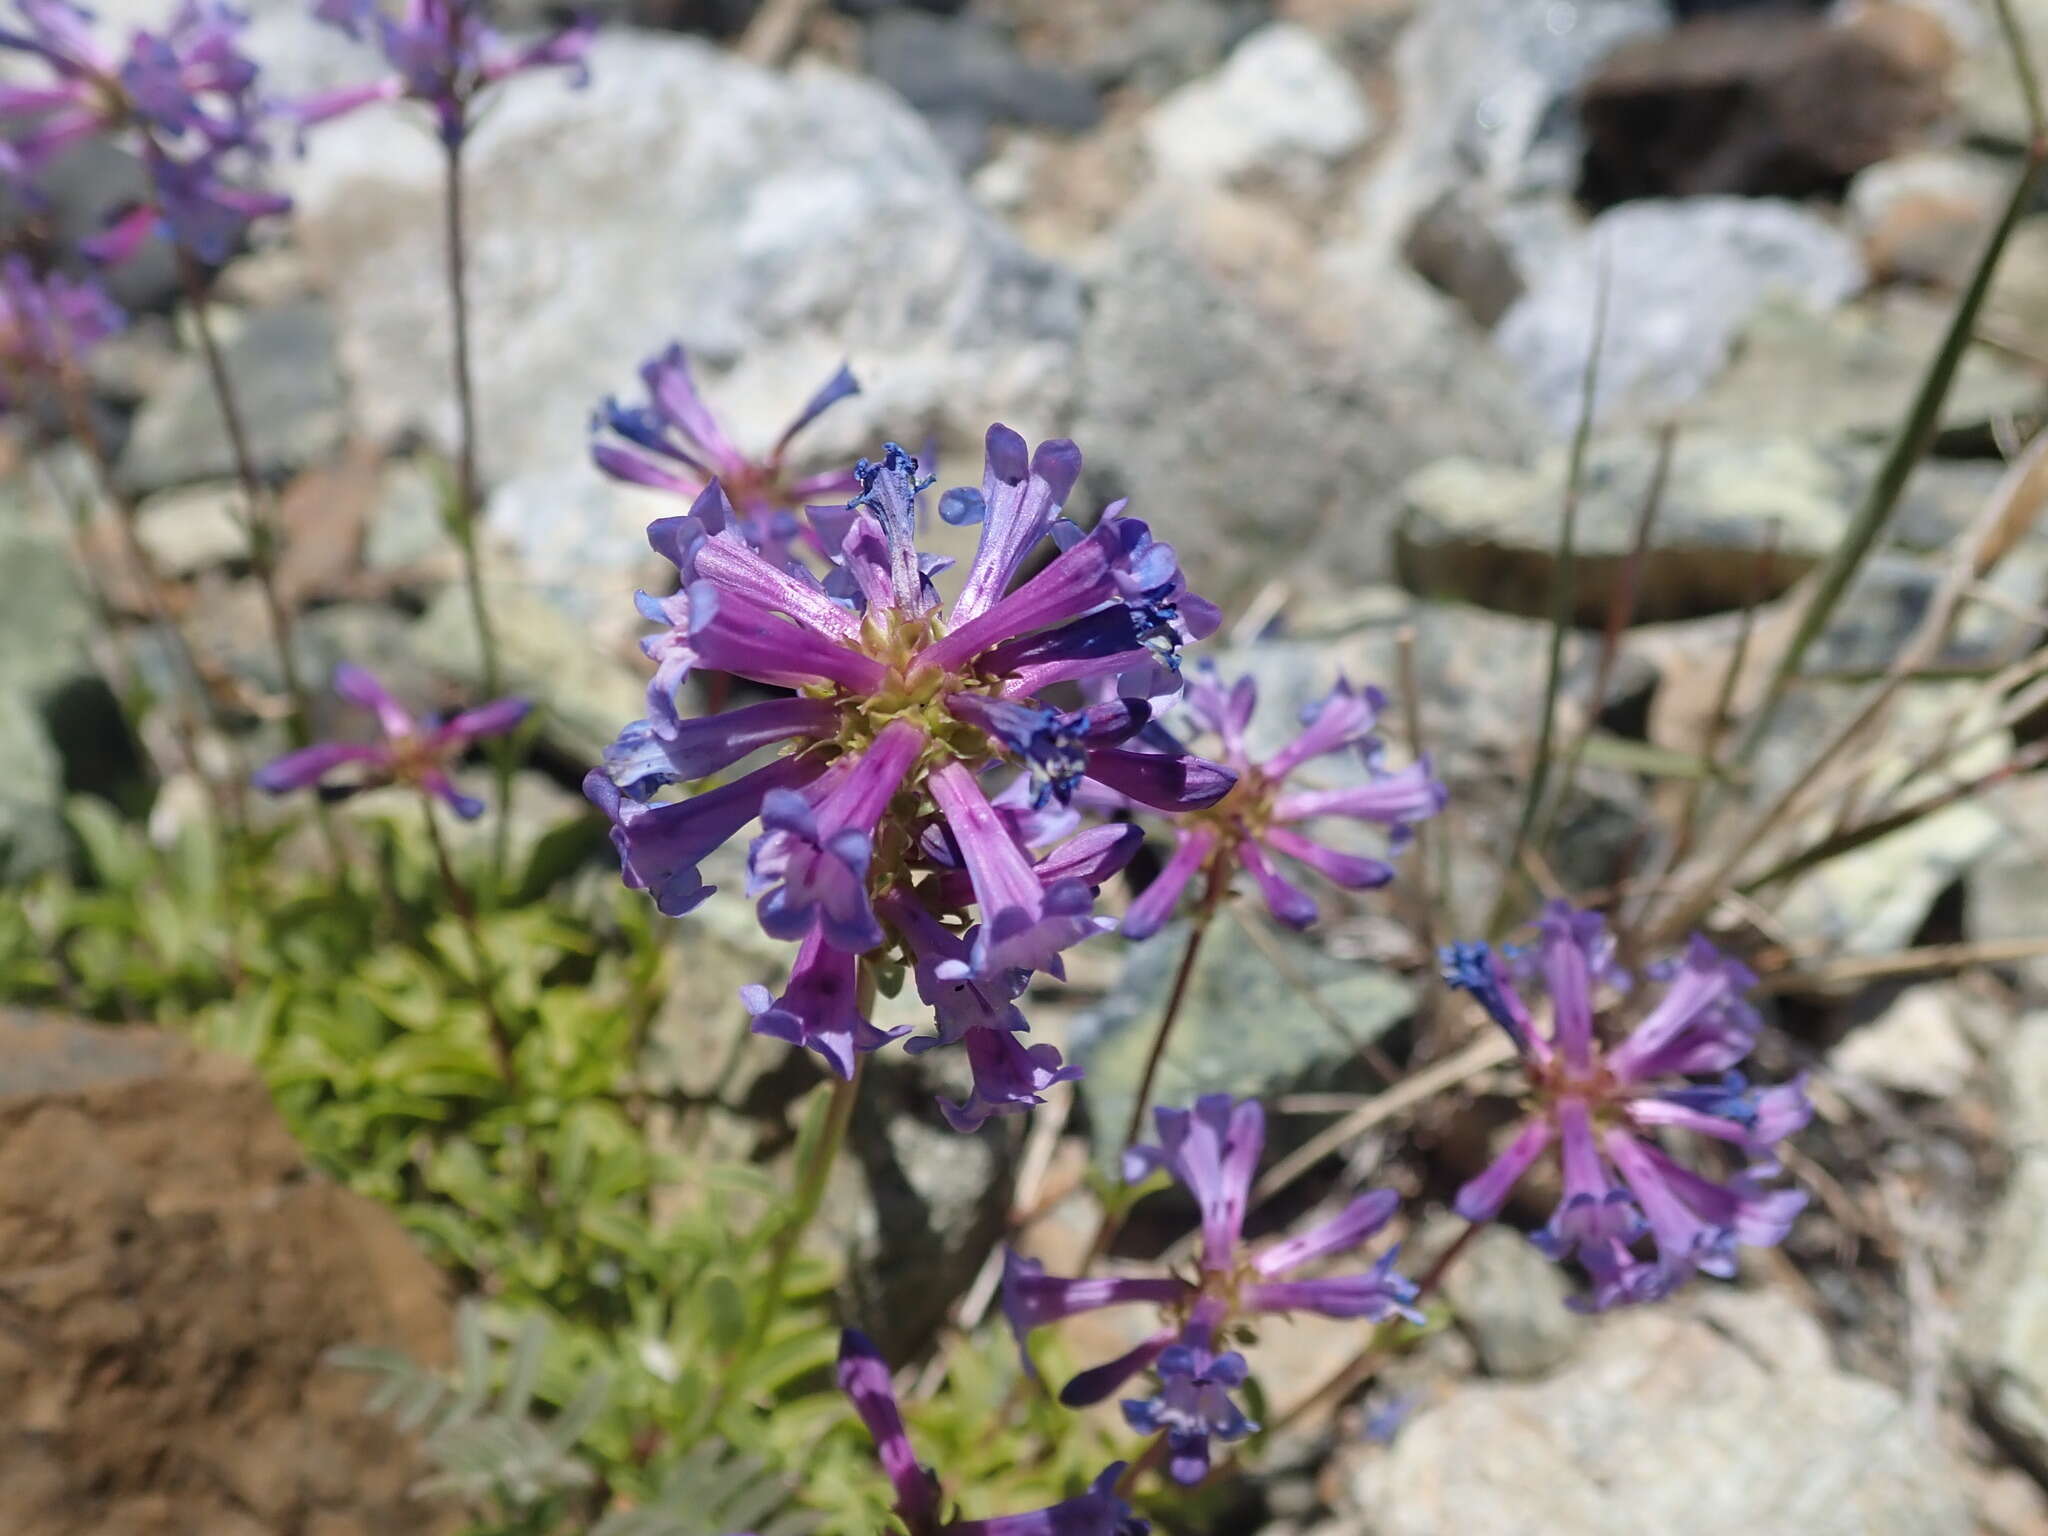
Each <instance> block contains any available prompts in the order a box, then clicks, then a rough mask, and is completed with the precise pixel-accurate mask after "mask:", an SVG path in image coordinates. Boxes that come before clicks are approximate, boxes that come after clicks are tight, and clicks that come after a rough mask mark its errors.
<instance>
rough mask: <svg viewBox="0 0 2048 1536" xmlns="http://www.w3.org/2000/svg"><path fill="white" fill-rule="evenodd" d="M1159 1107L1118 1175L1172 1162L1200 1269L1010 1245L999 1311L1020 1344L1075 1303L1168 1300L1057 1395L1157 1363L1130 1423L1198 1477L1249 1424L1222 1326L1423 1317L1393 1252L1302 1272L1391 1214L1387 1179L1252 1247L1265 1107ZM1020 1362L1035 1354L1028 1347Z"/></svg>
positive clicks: (1176, 1466)
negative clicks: (1221, 1444)
mask: <svg viewBox="0 0 2048 1536" xmlns="http://www.w3.org/2000/svg"><path fill="white" fill-rule="evenodd" d="M1153 1114H1154V1118H1155V1119H1156V1121H1157V1123H1158V1126H1159V1143H1160V1144H1159V1145H1158V1146H1156V1147H1133V1148H1131V1149H1130V1151H1128V1152H1127V1153H1125V1155H1124V1177H1125V1179H1126V1180H1128V1181H1132V1182H1135V1181H1136V1180H1138V1179H1141V1178H1144V1177H1145V1176H1146V1175H1148V1174H1149V1173H1151V1172H1152V1171H1154V1170H1155V1169H1159V1168H1165V1169H1167V1170H1169V1171H1170V1172H1171V1173H1172V1174H1173V1176H1174V1177H1175V1178H1176V1179H1178V1180H1179V1181H1180V1183H1181V1184H1182V1185H1183V1186H1184V1187H1185V1188H1186V1189H1187V1190H1188V1192H1189V1193H1190V1194H1192V1195H1193V1196H1194V1197H1195V1201H1196V1203H1197V1205H1199V1206H1200V1208H1201V1213H1202V1233H1201V1258H1200V1264H1199V1267H1198V1269H1197V1272H1196V1274H1195V1276H1194V1277H1193V1278H1182V1277H1180V1276H1177V1275H1176V1276H1167V1277H1153V1276H1131V1277H1119V1278H1109V1279H1092V1280H1091V1279H1073V1280H1069V1279H1061V1278H1059V1277H1057V1276H1053V1275H1048V1274H1046V1273H1045V1270H1044V1267H1043V1266H1042V1265H1040V1264H1038V1263H1037V1262H1035V1261H1034V1260H1031V1259H1026V1258H1021V1257H1019V1256H1018V1255H1017V1254H1015V1253H1007V1254H1005V1255H1004V1264H1003V1311H1004V1314H1005V1315H1006V1316H1007V1317H1008V1318H1009V1321H1010V1327H1011V1329H1012V1330H1013V1331H1014V1332H1015V1333H1016V1335H1017V1346H1018V1348H1019V1350H1023V1349H1024V1344H1025V1340H1026V1338H1027V1337H1028V1335H1029V1334H1030V1333H1031V1331H1032V1330H1033V1329H1035V1328H1038V1327H1041V1326H1043V1325H1044V1324H1046V1323H1052V1322H1057V1321H1058V1320H1059V1319H1061V1318H1064V1317H1072V1316H1074V1315H1075V1314H1077V1313H1081V1312H1092V1311H1094V1310H1096V1309H1097V1308H1099V1307H1112V1306H1122V1305H1127V1304H1144V1305H1151V1306H1156V1307H1158V1308H1160V1310H1161V1312H1162V1313H1163V1314H1164V1317H1165V1324H1164V1326H1162V1327H1161V1328H1160V1329H1159V1330H1158V1331H1157V1332H1156V1333H1154V1334H1153V1335H1152V1336H1151V1337H1149V1338H1147V1339H1146V1340H1144V1341H1143V1342H1141V1343H1140V1344H1138V1345H1137V1346H1136V1347H1135V1348H1134V1349H1132V1350H1130V1351H1129V1352H1127V1353H1126V1354H1124V1355H1122V1356H1119V1357H1118V1358H1117V1359H1115V1360H1111V1361H1109V1362H1107V1363H1105V1364H1103V1365H1099V1366H1096V1367H1094V1368H1093V1369H1091V1370H1086V1371H1083V1372H1082V1373H1081V1374H1080V1375H1078V1376H1076V1377H1075V1378H1074V1379H1073V1380H1072V1381H1070V1382H1068V1383H1067V1385H1066V1387H1065V1389H1064V1390H1063V1391H1062V1392H1061V1393H1060V1401H1061V1402H1063V1403H1066V1404H1068V1405H1069V1406H1070V1407H1081V1406H1083V1405H1086V1404H1089V1403H1096V1402H1100V1401H1102V1400H1103V1399H1104V1398H1107V1397H1108V1396H1109V1395H1110V1394H1111V1393H1113V1392H1115V1391H1116V1390H1117V1389H1118V1388H1119V1387H1121V1386H1122V1385H1123V1384H1124V1383H1125V1382H1126V1381H1128V1380H1130V1379H1131V1378H1132V1377H1133V1376H1135V1375H1137V1374H1138V1373H1139V1372H1140V1371H1142V1370H1145V1369H1146V1368H1147V1367H1151V1368H1153V1369H1154V1370H1155V1372H1156V1373H1157V1375H1158V1376H1159V1379H1160V1394H1159V1396H1158V1397H1156V1398H1153V1399H1150V1400H1148V1401H1139V1402H1135V1403H1133V1402H1126V1403H1125V1404H1124V1405H1123V1406H1124V1415H1125V1418H1126V1419H1127V1420H1128V1421H1129V1422H1130V1423H1131V1424H1132V1425H1133V1426H1135V1427H1138V1428H1150V1429H1155V1430H1157V1431H1159V1432H1162V1433H1164V1434H1165V1435H1166V1436H1167V1447H1168V1450H1169V1452H1170V1454H1171V1458H1172V1459H1171V1462H1170V1470H1171V1471H1172V1472H1173V1475H1174V1476H1175V1477H1176V1478H1178V1479H1179V1480H1180V1481H1182V1482H1186V1483H1195V1482H1199V1481H1201V1479H1202V1478H1203V1477H1204V1476H1205V1475H1206V1474H1207V1472H1208V1465H1209V1450H1208V1444H1209V1441H1210V1439H1211V1438H1216V1439H1222V1440H1225V1441H1229V1440H1235V1439H1238V1438H1241V1437H1242V1436H1244V1435H1247V1434H1250V1433H1251V1432H1252V1429H1253V1428H1254V1426H1253V1425H1252V1424H1251V1423H1250V1422H1249V1421H1248V1420H1246V1419H1245V1417H1244V1415H1243V1413H1242V1412H1241V1411H1240V1410H1239V1409H1237V1407H1236V1406H1235V1405H1234V1404H1233V1403H1231V1402H1230V1399H1229V1394H1230V1392H1231V1391H1232V1390H1233V1389H1234V1388H1236V1387H1237V1386H1239V1385H1241V1384H1242V1382H1243V1380H1244V1361H1243V1358H1242V1357H1241V1356H1238V1355H1236V1354H1234V1353H1229V1352H1226V1353H1223V1354H1216V1353H1214V1352H1213V1351H1214V1347H1215V1341H1216V1339H1217V1338H1218V1337H1220V1336H1221V1335H1222V1334H1223V1332H1224V1331H1225V1330H1226V1329H1229V1328H1232V1327H1234V1326H1237V1325H1239V1324H1242V1323H1243V1322H1245V1321H1246V1320H1248V1319H1250V1318H1254V1317H1258V1316H1262V1315H1267V1314H1273V1313H1287V1312H1315V1313H1320V1314H1321V1315H1322V1316H1324V1317H1343V1318H1350V1317H1357V1318H1364V1319H1366V1320H1367V1321H1369V1322H1380V1321H1383V1320H1384V1319H1386V1318H1389V1317H1393V1316H1397V1315H1398V1316H1403V1317H1409V1318H1412V1319H1415V1320H1417V1321H1420V1315H1419V1314H1417V1313H1416V1312H1415V1311H1414V1310H1413V1309H1412V1307H1411V1306H1410V1303H1411V1302H1413V1300H1414V1299H1415V1287H1414V1286H1413V1285H1412V1284H1410V1283H1409V1282H1408V1281H1407V1280H1406V1279H1404V1278H1402V1277H1401V1276H1400V1275H1398V1274H1396V1273H1394V1268H1393V1266H1394V1259H1395V1253H1394V1252H1393V1251H1389V1252H1388V1253H1387V1254H1385V1255H1384V1256H1383V1257H1382V1258H1381V1259H1379V1261H1378V1262H1376V1263H1375V1264H1374V1265H1373V1266H1372V1267H1371V1268H1370V1269H1369V1270H1367V1271H1366V1272H1365V1273H1363V1274H1356V1275H1343V1276H1322V1277H1313V1278H1309V1279H1298V1278H1295V1275H1296V1272H1297V1271H1299V1270H1300V1269H1302V1268H1303V1267H1304V1266H1306V1265H1308V1264H1311V1263H1314V1262H1315V1261H1317V1260H1320V1259H1327V1258H1332V1257H1335V1256H1336V1255H1338V1254H1343V1253H1349V1252H1351V1251H1352V1250H1353V1249H1355V1248H1357V1247H1358V1246H1359V1245H1360V1244H1362V1243H1364V1242H1365V1241H1366V1240H1367V1239H1369V1238H1370V1237H1372V1236H1373V1234H1374V1233H1376V1232H1378V1231H1379V1230H1380V1229H1381V1228H1382V1227H1384V1226H1385V1225H1386V1224H1387V1223H1388V1222H1389V1221H1390V1220H1392V1219H1393V1215H1394V1212H1395V1210H1396V1209H1397V1208H1398V1206H1399V1203H1400V1202H1399V1200H1398V1198H1397V1197H1396V1196H1395V1195H1394V1194H1393V1193H1392V1192H1391V1191H1389V1190H1376V1191H1374V1192H1373V1193H1371V1194H1366V1195H1360V1196H1359V1197H1358V1198H1357V1199H1355V1200H1353V1201H1352V1202H1351V1203H1350V1204H1349V1205H1347V1206H1346V1207H1345V1208H1344V1209H1343V1210H1342V1211H1340V1212H1339V1213H1338V1214H1337V1215H1336V1216H1334V1217H1332V1218H1331V1219H1330V1220H1328V1221H1326V1222H1323V1223H1321V1224H1319V1225H1317V1226H1315V1227H1312V1228H1310V1229H1309V1230H1308V1231H1306V1232H1303V1233H1301V1234H1299V1235H1298V1236H1295V1237H1289V1238H1282V1239H1281V1240H1279V1241H1278V1242H1274V1243H1269V1244H1266V1245H1265V1246H1264V1247H1261V1248H1257V1249H1251V1250H1247V1249H1246V1247H1245V1244H1244V1219H1245V1212H1246V1210H1247V1208H1248V1206H1249V1204H1250V1201H1251V1188H1252V1176H1253V1174H1254V1173H1256V1172H1257V1170H1258V1162H1259V1155H1260V1153H1261V1152H1263V1151H1264V1149H1265V1144H1266V1116H1265V1111H1264V1110H1263V1109H1261V1108H1260V1107H1259V1105H1258V1103H1257V1102H1256V1101H1254V1100H1251V1099H1245V1100H1241V1101H1239V1100H1233V1099H1232V1098H1231V1097H1230V1096H1229V1095H1228V1094H1207V1095H1204V1096H1203V1097H1202V1098H1199V1099H1197V1100H1196V1101H1195V1103H1194V1106H1193V1108H1191V1109H1158V1110H1154V1111H1153ZM1025 1364H1026V1366H1027V1367H1028V1366H1029V1365H1030V1356H1029V1354H1028V1353H1026V1354H1025Z"/></svg>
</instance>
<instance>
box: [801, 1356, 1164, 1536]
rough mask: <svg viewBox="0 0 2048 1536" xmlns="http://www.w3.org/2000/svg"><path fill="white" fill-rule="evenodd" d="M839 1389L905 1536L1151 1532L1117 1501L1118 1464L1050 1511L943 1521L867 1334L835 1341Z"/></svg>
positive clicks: (935, 1491) (933, 1484)
mask: <svg viewBox="0 0 2048 1536" xmlns="http://www.w3.org/2000/svg"><path fill="white" fill-rule="evenodd" d="M839 1387H840V1390H841V1391H843V1392H844V1393H845V1394H846V1395H847V1396H848V1397H849V1398H850V1399H852V1402H853V1407H854V1412H856V1413H857V1414H859V1415H860V1419H861V1422H862V1423H863V1424H865V1425H866V1426H867V1430H868V1434H869V1435H870V1436H871V1437H872V1438H873V1439H874V1442H875V1451H876V1454H877V1455H878V1456H879V1457H880V1459H881V1463H882V1471H883V1472H884V1474H886V1475H887V1477H888V1479H889V1483H890V1486H891V1487H893V1488H894V1489H895V1490H896V1502H895V1505H894V1511H895V1515H896V1518H897V1519H898V1520H900V1521H901V1522H902V1526H903V1529H904V1530H905V1531H907V1532H908V1533H909V1536H1146V1533H1147V1532H1148V1531H1149V1530H1150V1527H1149V1526H1148V1525H1146V1523H1145V1522H1144V1521H1143V1520H1140V1519H1138V1518H1137V1517H1136V1516H1134V1515H1133V1514H1132V1513H1131V1510H1130V1506H1129V1505H1127V1504H1125V1503H1124V1502H1123V1501H1122V1500H1121V1499H1119V1498H1118V1497H1117V1496H1116V1488H1117V1483H1118V1481H1119V1480H1120V1479H1121V1477H1122V1476H1123V1470H1124V1464H1123V1463H1122V1462H1114V1463H1112V1464H1111V1465H1109V1466H1107V1467H1105V1468H1104V1469H1103V1470H1102V1474H1101V1475H1100V1476H1099V1477H1097V1478H1096V1479H1095V1482H1094V1484H1093V1485H1092V1486H1091V1487H1090V1488H1089V1489H1088V1491H1087V1492H1086V1493H1083V1494H1080V1495H1078V1496H1076V1497H1074V1498H1071V1499H1066V1500H1063V1501H1062V1502H1060V1503H1058V1504H1055V1505H1053V1506H1052V1507H1051V1508H1049V1509H1040V1510H1033V1511H1031V1512H1029V1513H1027V1514H1021V1515H998V1516H995V1517H993V1518H990V1519H983V1520H958V1519H956V1520H941V1519H940V1509H941V1503H942V1501H941V1497H940V1490H939V1482H938V1479H937V1478H935V1477H934V1476H933V1475H932V1474H931V1473H930V1472H929V1471H927V1470H926V1469H925V1468H924V1467H923V1466H921V1465H919V1463H918V1460H917V1453H916V1451H915V1450H913V1449H912V1447H911V1444H910V1435H909V1432H908V1431H907V1430H906V1429H905V1428H904V1425H903V1414H902V1412H901V1410H899V1409H898V1408H897V1406H896V1393H895V1390H894V1388H893V1387H892V1385H891V1383H890V1381H889V1368H888V1366H887V1365H886V1364H885V1363H884V1362H883V1360H882V1357H881V1354H880V1352H879V1351H878V1350H877V1349H876V1348H875V1346H874V1344H873V1343H872V1342H870V1341H869V1339H868V1338H867V1336H866V1335H865V1334H861V1333H856V1332H855V1331H854V1330H852V1329H850V1328H849V1329H848V1330H847V1331H846V1332H845V1333H843V1334H841V1335H840V1340H839Z"/></svg>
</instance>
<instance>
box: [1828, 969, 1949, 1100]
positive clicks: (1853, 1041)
mask: <svg viewBox="0 0 2048 1536" xmlns="http://www.w3.org/2000/svg"><path fill="white" fill-rule="evenodd" d="M1828 1061H1829V1064H1830V1065H1832V1066H1833V1067H1834V1068H1835V1070H1836V1071H1838V1072H1846V1073H1848V1074H1849V1075H1850V1076H1852V1077H1860V1078H1863V1079H1864V1080H1866V1081H1868V1082H1872V1083H1877V1084H1879V1085H1880V1086H1882V1087H1885V1088H1893V1089H1897V1090H1898V1091H1899V1092H1901V1093H1917V1094H1922V1095H1925V1096H1926V1097H1928V1098H1933V1099H1942V1098H1947V1097H1948V1096H1949V1095H1950V1094H1953V1093H1955V1092H1957V1091H1958V1090H1959V1089H1961V1088H1962V1086H1963V1084H1964V1083H1965V1082H1966V1081H1967V1080H1968V1078H1969V1075H1970V1072H1971V1069H1972V1068H1973V1067H1975V1066H1976V1064H1977V1053H1976V1052H1975V1051H1974V1050H1972V1049H1971V1047H1970V1041H1969V1037H1968V1036H1967V1035H1966V1034H1965V1033H1964V1029H1963V1025H1962V1022H1961V1020H1960V1019H1959V1018H1958V1017H1957V1000H1956V996H1955V993H1954V989H1953V988H1950V987H1947V986H1943V985H1941V984H1940V983H1937V982H1929V983H1926V984H1924V985H1921V986H1917V987H1908V988H1907V989H1906V990H1905V991H1904V992H1901V993H1900V994H1899V995H1898V997H1897V998H1896V999H1895V1000H1894V1001H1893V1003H1892V1005H1891V1006H1890V1007H1889V1008H1887V1009H1885V1011H1884V1012H1883V1013H1882V1014H1880V1015H1879V1016H1878V1017H1877V1018H1876V1019H1874V1020H1872V1021H1871V1022H1870V1023H1868V1024H1866V1025H1864V1026H1863V1027H1862V1028H1860V1029H1858V1030H1857V1031H1856V1032H1855V1033H1854V1034H1852V1035H1850V1036H1849V1037H1848V1039H1846V1040H1844V1041H1843V1042H1842V1043H1841V1044H1840V1045H1838V1046H1836V1047H1835V1048H1834V1050H1833V1051H1831V1052H1829V1054H1828Z"/></svg>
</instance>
